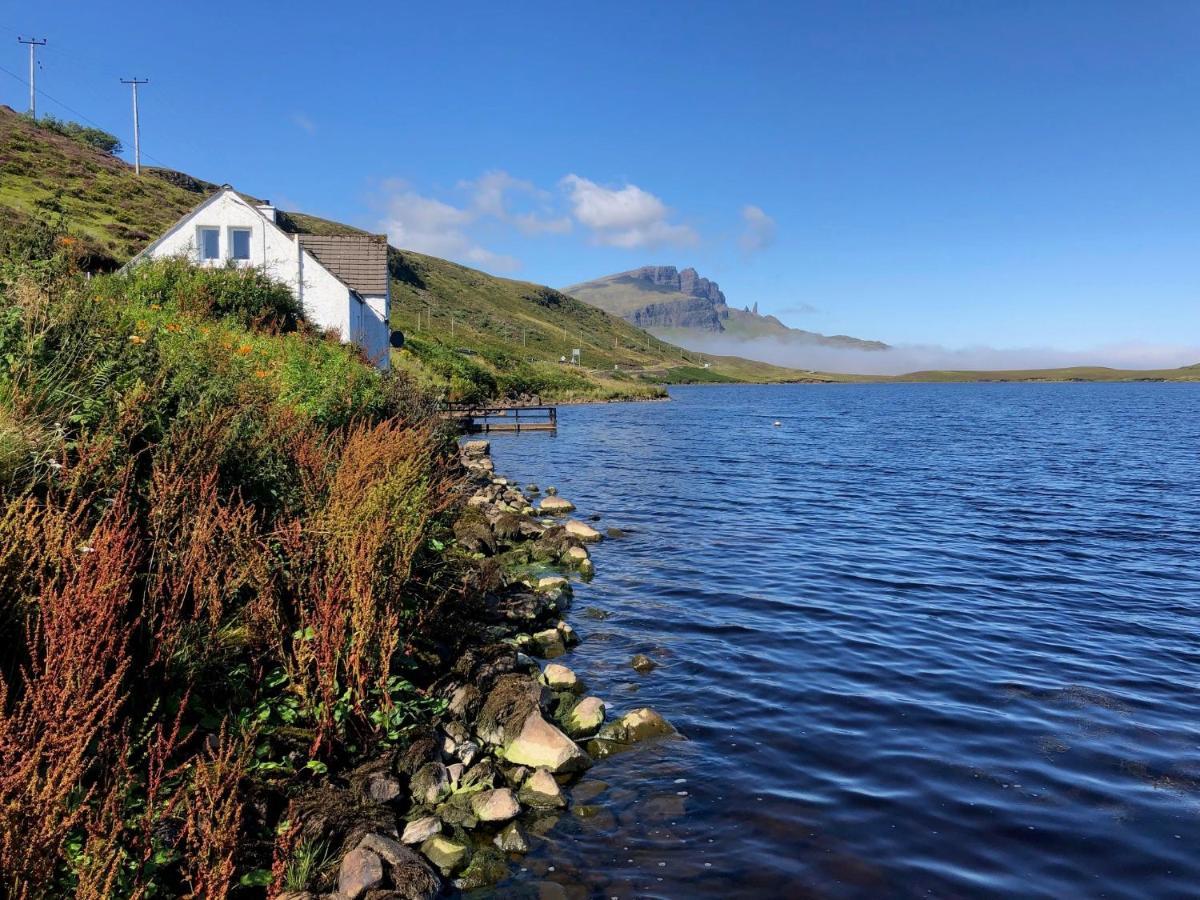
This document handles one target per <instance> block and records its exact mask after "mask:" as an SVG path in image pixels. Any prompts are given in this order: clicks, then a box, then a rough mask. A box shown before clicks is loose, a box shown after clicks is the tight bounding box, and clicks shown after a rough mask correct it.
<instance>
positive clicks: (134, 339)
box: [129, 334, 146, 344]
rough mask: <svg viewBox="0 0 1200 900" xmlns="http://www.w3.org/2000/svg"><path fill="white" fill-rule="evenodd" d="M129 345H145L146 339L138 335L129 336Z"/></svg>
mask: <svg viewBox="0 0 1200 900" xmlns="http://www.w3.org/2000/svg"><path fill="white" fill-rule="evenodd" d="M129 343H131V344H144V343H146V339H145V338H144V337H141V336H140V335H136V334H131V335H130V336H129Z"/></svg>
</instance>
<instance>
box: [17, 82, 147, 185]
mask: <svg viewBox="0 0 1200 900" xmlns="http://www.w3.org/2000/svg"><path fill="white" fill-rule="evenodd" d="M0 72H3V73H4V74H5V75H8V76H10V77H11V78H14V79H16V80H17V81H19V82H20V83H21V84H23V85H26V86H29V82H28V81H26V80H25V79H24V78H22V77H21V76H20V75H18V74H17V73H16V72H13V71H12V70H11V69H6V68H5V67H4V66H0ZM36 90H37V93H38V94H40V95H41V96H43V97H45V98H46V99H47V100H49V101H50V102H51V103H56V104H58V105H59V106H61V107H62V108H63V109H65V110H66V111H67V112H69V113H70V114H71V115H73V116H75V117H76V118H78V119H80V120H82V121H84V122H87V123H88V124H89V125H94V126H95V127H96V128H99V129H100V130H101V131H107V130H108V129H107V127H106V126H104V125H101V124H100V123H99V122H97V121H96V120H95V119H92V118H90V117H88V116H85V115H84V114H83V113H81V112H80V111H79V110H77V109H74V108H73V107H70V106H68V105H67V104H65V103H63V102H62V101H61V100H59V99H58V98H57V97H53V96H51V95H50V94H47V93H46V92H45V91H44V90H42V89H41V88H36ZM142 155H143V156H145V157H146V159H148V160H150V161H151V162H155V163H158V164H159V165H160V166H162V167H163V168H164V169H166V168H170V167H169V166H168V165H167V164H166V163H165V162H163V161H162V160H161V159H158V158H157V157H155V156H152V155H151V154H149V153H143V154H142Z"/></svg>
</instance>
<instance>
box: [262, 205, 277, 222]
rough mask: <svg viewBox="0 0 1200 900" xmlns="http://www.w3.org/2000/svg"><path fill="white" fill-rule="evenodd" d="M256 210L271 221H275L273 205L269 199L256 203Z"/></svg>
mask: <svg viewBox="0 0 1200 900" xmlns="http://www.w3.org/2000/svg"><path fill="white" fill-rule="evenodd" d="M258 211H259V212H260V213H262V214H263V215H264V216H266V217H267V218H268V219H270V220H271V221H272V222H274V221H275V207H274V206H272V205H271V201H270V200H264V201H263V202H262V203H260V204H258Z"/></svg>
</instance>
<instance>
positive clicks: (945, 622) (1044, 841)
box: [493, 384, 1200, 897]
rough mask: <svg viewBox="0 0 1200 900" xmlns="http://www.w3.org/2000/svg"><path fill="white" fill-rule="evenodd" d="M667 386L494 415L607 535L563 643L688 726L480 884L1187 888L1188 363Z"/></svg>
mask: <svg viewBox="0 0 1200 900" xmlns="http://www.w3.org/2000/svg"><path fill="white" fill-rule="evenodd" d="M672 396H673V402H671V403H659V404H630V405H611V406H590V407H571V408H564V409H561V410H560V411H559V423H560V430H559V432H558V434H557V435H556V436H553V437H551V436H546V435H522V436H519V437H498V438H496V439H495V440H494V441H493V453H494V456H495V459H496V463H497V468H498V470H499V471H501V472H503V473H505V474H508V475H510V476H513V477H516V478H519V479H520V480H521V481H522V483H524V482H526V481H534V482H537V483H539V484H541V485H543V486H544V485H547V484H554V485H556V486H558V487H559V488H560V491H561V493H562V494H563V495H564V496H566V497H568V498H569V499H572V500H573V501H575V502H576V503H577V504H578V506H579V509H580V512H579V515H580V516H582V517H586V516H587V515H591V514H599V515H601V516H602V517H603V518H602V520H601V522H600V524H599V527H602V528H603V527H618V528H621V529H625V530H627V531H628V532H629V534H628V536H626V537H624V538H621V539H618V540H610V541H606V542H605V543H603V544H602V545H599V546H598V547H597V548H596V549H595V551H594V554H593V558H594V559H595V561H596V565H597V570H598V572H597V577H596V578H595V580H594V581H593V582H592V583H591V584H590V585H586V586H584V585H581V586H579V587H578V588H577V591H576V598H577V599H576V607H575V611H574V613H573V616H572V622H573V623H574V624H575V626H576V628H577V629H578V630H579V632H580V633H581V635H582V636H583V638H584V641H583V643H582V645H581V646H580V647H579V648H577V649H576V650H574V651H573V652H572V653H571V654H570V656H569V657H567V658H566V659H565V660H564V661H565V662H567V663H568V664H569V665H571V666H572V667H573V668H574V669H575V670H576V671H577V672H578V673H579V674H580V675H581V676H582V677H583V678H584V679H585V680H586V681H587V682H588V683H589V685H590V687H591V689H592V691H593V692H594V693H597V694H598V695H600V696H602V697H604V698H605V699H607V700H608V701H610V703H611V704H612V706H613V708H614V709H615V710H616V711H617V712H620V711H623V710H627V709H630V708H633V707H636V706H642V705H651V706H653V707H655V708H656V709H658V710H659V711H660V712H662V713H663V714H664V715H666V716H667V717H668V718H669V719H670V720H671V721H672V722H674V723H675V724H676V725H677V726H678V727H679V729H680V731H681V732H682V733H683V734H684V735H685V736H686V738H687V739H686V740H685V741H667V742H663V743H659V744H655V745H652V746H649V747H643V748H640V749H638V750H635V751H633V752H630V753H627V754H624V755H619V756H615V757H612V758H610V759H607V760H604V761H603V762H601V763H599V764H597V765H596V766H595V767H594V768H593V769H592V770H591V771H590V772H589V773H588V775H587V776H586V780H585V782H584V783H583V785H582V786H581V787H580V788H577V789H576V790H577V796H576V812H574V813H568V814H566V815H564V816H563V817H562V818H561V819H559V820H558V822H557V823H556V824H554V825H553V827H551V828H549V830H548V831H547V832H546V835H545V837H544V838H540V839H537V840H536V841H535V847H534V851H533V852H532V853H531V854H530V856H529V857H528V858H527V859H526V861H525V862H524V863H523V864H522V865H523V866H524V869H523V870H522V871H518V872H516V874H515V876H514V878H513V880H512V881H510V882H509V883H507V884H506V885H504V886H503V891H504V892H508V893H513V894H520V893H523V892H526V891H528V892H529V893H532V894H535V895H536V894H538V893H540V894H541V895H542V896H567V897H575V896H579V897H585V896H602V897H634V896H637V897H729V896H762V897H810V896H811V897H915V896H936V897H977V896H1000V895H1008V896H1013V895H1020V896H1044V897H1078V896H1105V897H1147V896H1155V897H1172V896H1180V897H1182V896H1198V895H1200V690H1198V687H1200V385H1172V384H1130V385H1084V384H1058V385H1050V384H1041V385H1039V384H1017V385H1000V384H994V385H986V384H984V385H888V386H877V385H863V386H857V385H847V386H801V385H797V386H779V387H694V388H681V389H677V390H673V391H672ZM776 420H778V421H779V422H780V423H781V425H780V427H774V426H773V425H772V423H773V422H774V421H776ZM588 607H592V608H593V609H592V610H591V612H589V613H586V614H585V613H584V610H585V609H587V608H588ZM596 610H600V611H602V612H603V613H607V614H608V618H606V619H603V620H597V619H594V618H589V616H592V615H595V614H596ZM635 652H644V653H648V654H649V655H651V656H652V657H654V658H656V659H657V660H658V661H659V662H660V663H661V664H662V665H661V667H660V668H659V669H657V670H656V671H654V672H652V673H650V674H649V675H645V676H642V675H638V674H636V673H635V672H634V671H633V670H632V669H631V668H630V667H629V665H628V662H629V658H630V656H631V655H632V654H633V653H635ZM581 813H582V814H581ZM548 882H553V883H554V884H549V883H548Z"/></svg>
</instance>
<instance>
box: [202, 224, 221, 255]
mask: <svg viewBox="0 0 1200 900" xmlns="http://www.w3.org/2000/svg"><path fill="white" fill-rule="evenodd" d="M197 235H198V237H199V240H198V241H197V243H199V244H200V258H201V259H220V258H221V231H220V229H219V228H200V229H198V230H197Z"/></svg>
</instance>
